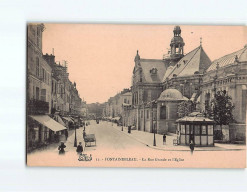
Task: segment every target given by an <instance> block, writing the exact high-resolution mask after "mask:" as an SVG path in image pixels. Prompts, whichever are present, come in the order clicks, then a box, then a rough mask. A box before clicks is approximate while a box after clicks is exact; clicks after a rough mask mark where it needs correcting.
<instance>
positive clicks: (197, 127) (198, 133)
mask: <svg viewBox="0 0 247 195" xmlns="http://www.w3.org/2000/svg"><path fill="white" fill-rule="evenodd" d="M194 128H195V134H196V135H200V125H195V126H194Z"/></svg>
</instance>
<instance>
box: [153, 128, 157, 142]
mask: <svg viewBox="0 0 247 195" xmlns="http://www.w3.org/2000/svg"><path fill="white" fill-rule="evenodd" d="M153 146H156V139H155V130H154V143H153Z"/></svg>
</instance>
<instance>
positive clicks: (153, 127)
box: [151, 101, 156, 146]
mask: <svg viewBox="0 0 247 195" xmlns="http://www.w3.org/2000/svg"><path fill="white" fill-rule="evenodd" d="M151 109H152V110H151V112H152V120H154V118H155V119H156V117H154V110H153V102H152V101H151ZM152 130H153V133H154V141H153V146H156V138H155V133H156V123H155V124H153V123H152Z"/></svg>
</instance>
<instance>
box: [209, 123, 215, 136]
mask: <svg viewBox="0 0 247 195" xmlns="http://www.w3.org/2000/svg"><path fill="white" fill-rule="evenodd" d="M213 134H214V126H213V125H208V135H213Z"/></svg>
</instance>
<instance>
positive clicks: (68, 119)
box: [63, 116, 74, 123]
mask: <svg viewBox="0 0 247 195" xmlns="http://www.w3.org/2000/svg"><path fill="white" fill-rule="evenodd" d="M63 119H65V120H66V121H69V122H72V123H74V121H73V120H72V119H71V118H70V117H65V116H64V117H63Z"/></svg>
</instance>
